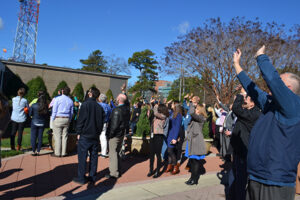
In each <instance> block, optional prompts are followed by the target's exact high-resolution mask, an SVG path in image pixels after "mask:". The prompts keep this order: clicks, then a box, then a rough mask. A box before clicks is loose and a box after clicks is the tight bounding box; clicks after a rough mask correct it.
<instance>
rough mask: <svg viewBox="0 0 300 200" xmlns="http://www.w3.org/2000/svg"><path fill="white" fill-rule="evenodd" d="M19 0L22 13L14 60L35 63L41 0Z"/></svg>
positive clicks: (20, 14) (19, 20)
mask: <svg viewBox="0 0 300 200" xmlns="http://www.w3.org/2000/svg"><path fill="white" fill-rule="evenodd" d="M19 2H20V13H19V19H18V26H17V32H16V37H15V44H14V49H13V60H14V61H17V62H25V63H35V55H36V38H37V32H38V21H39V6H40V0H19Z"/></svg>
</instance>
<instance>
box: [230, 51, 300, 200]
mask: <svg viewBox="0 0 300 200" xmlns="http://www.w3.org/2000/svg"><path fill="white" fill-rule="evenodd" d="M240 57H241V51H240V50H239V49H238V50H237V51H236V52H235V53H234V56H233V62H234V67H235V70H236V73H237V74H238V76H237V77H238V79H239V81H240V82H241V84H242V85H243V87H244V89H245V90H246V92H247V94H248V95H249V96H250V97H251V99H252V100H253V101H254V102H255V104H256V105H257V106H258V107H259V108H260V109H261V111H262V114H261V116H260V118H259V119H258V120H257V121H256V123H255V125H254V127H253V129H252V130H251V134H250V139H249V147H248V159H247V171H248V174H249V182H248V188H247V197H246V198H247V199H251V200H252V199H254V200H257V199H261V200H268V199H272V200H277V199H278V200H279V199H285V200H288V199H290V200H292V199H294V197H295V181H296V175H297V165H298V163H299V161H300V146H299V144H300V131H299V130H300V112H299V110H300V97H299V95H300V78H299V76H297V75H296V74H293V73H284V74H281V75H279V74H278V72H277V71H276V69H275V68H274V67H273V65H272V64H271V62H270V60H269V58H268V56H267V55H265V46H263V47H261V48H260V49H259V50H258V51H257V53H256V59H257V64H258V66H259V69H260V71H261V73H262V76H263V78H264V80H265V82H266V83H267V85H268V87H269V89H270V92H271V95H269V94H268V93H266V92H264V91H262V90H260V89H259V88H258V87H257V86H256V85H255V83H254V82H253V81H252V80H251V79H250V78H249V77H248V76H247V75H246V73H245V72H244V71H243V69H242V68H241V66H240V64H239V63H240Z"/></svg>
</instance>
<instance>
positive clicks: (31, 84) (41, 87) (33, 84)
mask: <svg viewBox="0 0 300 200" xmlns="http://www.w3.org/2000/svg"><path fill="white" fill-rule="evenodd" d="M27 86H28V91H27V94H26V96H25V98H26V99H27V100H28V102H29V103H30V102H31V101H32V100H33V99H35V98H37V93H38V91H44V92H45V93H46V95H47V99H50V97H49V94H48V91H47V87H46V85H45V82H44V80H43V79H42V77H40V76H38V77H36V78H33V79H31V80H30V81H28V83H27Z"/></svg>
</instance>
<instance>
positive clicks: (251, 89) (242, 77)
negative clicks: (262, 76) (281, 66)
mask: <svg viewBox="0 0 300 200" xmlns="http://www.w3.org/2000/svg"><path fill="white" fill-rule="evenodd" d="M241 55H242V52H241V50H240V49H238V50H237V51H236V52H235V53H234V54H233V66H234V68H235V71H236V73H237V77H238V79H239V81H240V83H241V84H242V86H243V88H244V89H245V90H246V92H247V94H248V95H249V96H250V97H251V99H252V100H253V101H254V102H255V104H256V105H257V106H258V107H259V108H260V109H262V110H264V107H265V105H266V103H267V102H268V94H267V93H266V92H264V91H262V90H261V89H259V88H258V87H257V86H256V84H255V83H254V82H253V81H252V80H251V79H250V78H249V77H248V76H247V74H246V73H245V72H244V71H243V69H242V67H241V66H240V59H241Z"/></svg>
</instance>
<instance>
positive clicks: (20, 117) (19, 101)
mask: <svg viewBox="0 0 300 200" xmlns="http://www.w3.org/2000/svg"><path fill="white" fill-rule="evenodd" d="M24 95H25V89H24V88H20V89H19V90H18V96H16V97H14V98H13V99H12V114H11V121H12V129H11V136H10V147H11V149H12V150H15V137H16V132H17V130H18V146H17V150H18V151H19V150H21V147H22V134H23V130H24V127H25V121H26V119H27V115H26V112H27V111H28V108H29V106H28V102H27V100H26V99H25V98H24Z"/></svg>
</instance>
